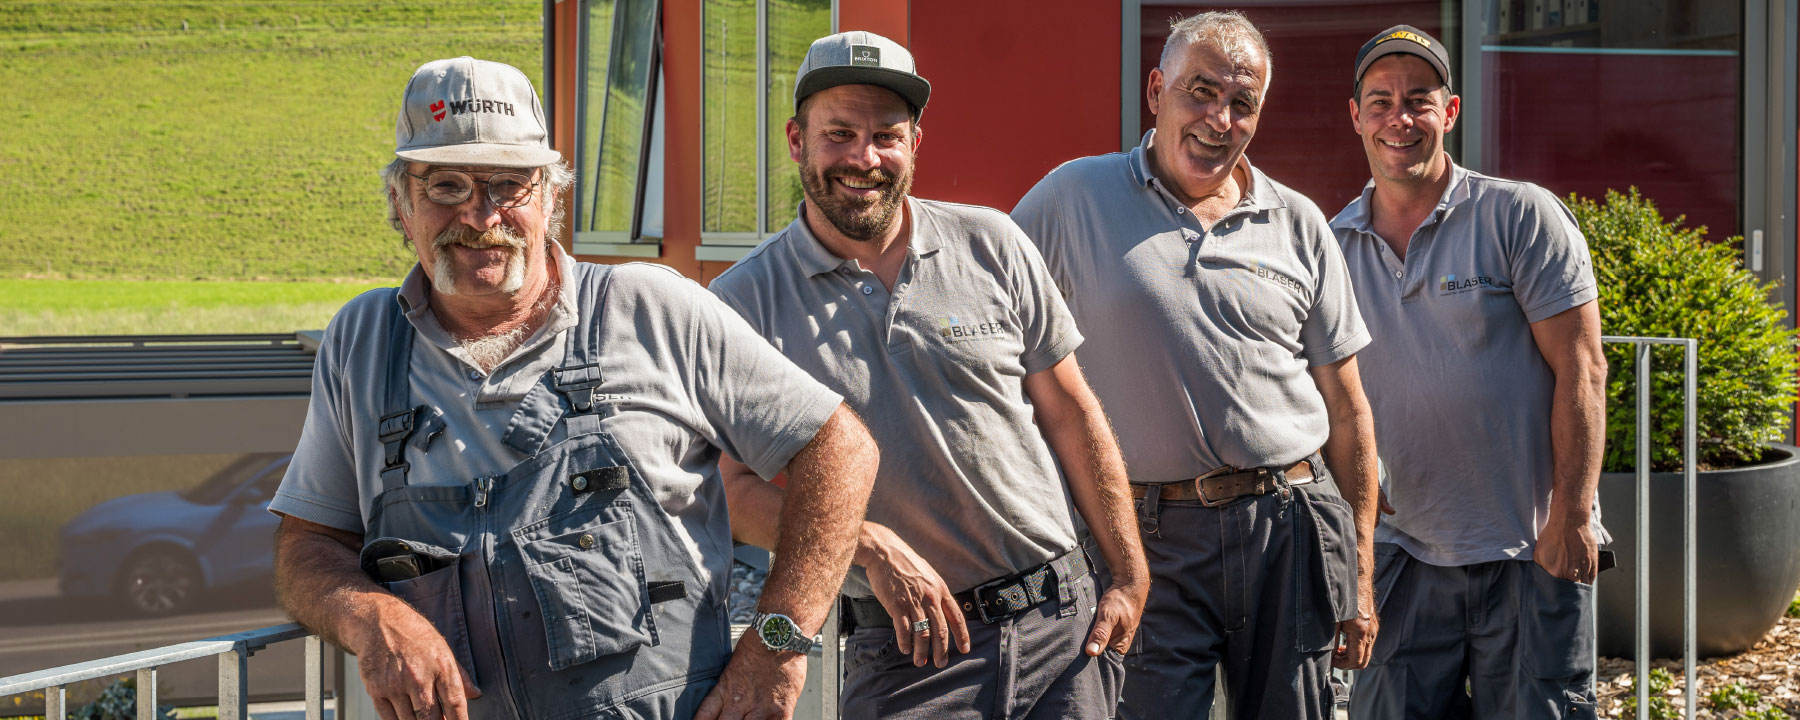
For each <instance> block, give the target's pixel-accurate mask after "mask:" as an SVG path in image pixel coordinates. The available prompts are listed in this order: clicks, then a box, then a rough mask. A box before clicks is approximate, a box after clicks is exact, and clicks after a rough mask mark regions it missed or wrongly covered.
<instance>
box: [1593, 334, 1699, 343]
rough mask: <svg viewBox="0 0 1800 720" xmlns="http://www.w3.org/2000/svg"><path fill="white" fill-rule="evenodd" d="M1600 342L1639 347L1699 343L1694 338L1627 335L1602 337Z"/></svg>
mask: <svg viewBox="0 0 1800 720" xmlns="http://www.w3.org/2000/svg"><path fill="white" fill-rule="evenodd" d="M1600 341H1601V342H1609V343H1634V344H1639V345H1691V344H1694V343H1696V342H1698V341H1697V340H1694V339H1693V338H1663V337H1631V336H1626V335H1602V336H1600Z"/></svg>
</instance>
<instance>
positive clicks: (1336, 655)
mask: <svg viewBox="0 0 1800 720" xmlns="http://www.w3.org/2000/svg"><path fill="white" fill-rule="evenodd" d="M1337 628H1338V636H1339V640H1338V646H1337V649H1336V650H1333V651H1332V653H1331V666H1332V667H1334V668H1337V669H1339V670H1361V669H1363V668H1365V667H1368V665H1369V656H1370V655H1372V654H1373V653H1374V651H1375V636H1376V634H1378V633H1379V632H1380V631H1381V620H1380V619H1379V618H1378V617H1377V616H1376V615H1375V614H1374V613H1372V612H1371V613H1361V612H1359V613H1357V615H1356V617H1353V618H1350V619H1349V620H1345V621H1343V622H1340V623H1338V626H1337Z"/></svg>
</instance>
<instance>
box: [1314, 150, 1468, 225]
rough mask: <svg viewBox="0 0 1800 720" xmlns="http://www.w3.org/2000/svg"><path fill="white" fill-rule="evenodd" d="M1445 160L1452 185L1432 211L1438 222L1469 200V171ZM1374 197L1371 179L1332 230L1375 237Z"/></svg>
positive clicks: (1452, 161)
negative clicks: (1354, 232) (1448, 165)
mask: <svg viewBox="0 0 1800 720" xmlns="http://www.w3.org/2000/svg"><path fill="white" fill-rule="evenodd" d="M1445 160H1447V161H1449V163H1450V184H1449V186H1447V187H1445V188H1444V193H1443V194H1442V195H1440V196H1438V204H1437V208H1435V209H1433V210H1432V211H1431V215H1432V217H1433V218H1435V219H1438V220H1442V219H1443V217H1444V215H1446V214H1448V213H1449V212H1450V209H1451V208H1454V207H1456V206H1458V205H1461V204H1462V203H1463V201H1464V200H1468V199H1469V171H1468V170H1467V169H1465V168H1463V166H1461V165H1458V164H1456V161H1455V160H1452V159H1450V158H1449V157H1448V154H1446V157H1445ZM1374 196H1375V180H1374V179H1373V178H1371V179H1370V180H1369V182H1368V183H1366V184H1364V185H1363V189H1362V194H1360V195H1357V196H1356V199H1355V200H1351V201H1350V204H1349V205H1346V206H1344V211H1343V212H1341V213H1338V216H1337V217H1335V218H1332V219H1331V228H1332V229H1333V230H1355V231H1357V232H1362V233H1368V234H1370V235H1374V234H1375V228H1374V227H1373V226H1371V225H1370V224H1369V223H1370V221H1371V220H1370V217H1369V209H1370V205H1369V203H1370V202H1372V201H1373V198H1374Z"/></svg>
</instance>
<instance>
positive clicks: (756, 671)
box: [694, 632, 806, 720]
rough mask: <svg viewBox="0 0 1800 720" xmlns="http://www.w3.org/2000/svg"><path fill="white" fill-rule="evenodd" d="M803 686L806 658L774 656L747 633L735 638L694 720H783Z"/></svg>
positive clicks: (760, 642)
mask: <svg viewBox="0 0 1800 720" xmlns="http://www.w3.org/2000/svg"><path fill="white" fill-rule="evenodd" d="M805 685H806V656H805V655H803V654H800V653H796V652H780V653H777V652H775V651H773V650H770V649H769V648H768V646H766V645H763V642H762V638H760V637H758V636H757V635H756V633H754V632H747V633H744V636H743V637H742V638H739V639H738V644H737V649H736V650H734V651H733V652H732V653H731V663H730V664H727V665H726V666H725V672H724V674H721V675H720V676H719V684H718V685H715V686H713V689H712V692H710V693H707V694H706V699H704V700H701V701H700V710H699V711H698V712H696V713H694V720H786V718H790V717H792V716H793V714H794V704H795V703H797V702H799V701H800V689H801V688H802V687H804V686H805Z"/></svg>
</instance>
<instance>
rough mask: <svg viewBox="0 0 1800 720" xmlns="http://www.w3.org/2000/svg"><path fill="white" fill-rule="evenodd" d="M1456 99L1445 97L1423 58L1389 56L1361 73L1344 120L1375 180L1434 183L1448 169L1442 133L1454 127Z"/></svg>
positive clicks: (1441, 84) (1458, 102)
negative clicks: (1358, 87)
mask: <svg viewBox="0 0 1800 720" xmlns="http://www.w3.org/2000/svg"><path fill="white" fill-rule="evenodd" d="M1461 110H1462V99H1461V98H1459V97H1456V96H1455V95H1451V94H1450V91H1449V90H1448V89H1447V88H1445V87H1444V81H1443V79H1442V78H1439V77H1438V74H1437V71H1436V70H1434V69H1432V67H1431V65H1430V64H1429V63H1427V62H1425V60H1424V59H1423V58H1420V57H1417V56H1414V55H1408V54H1404V53H1395V54H1392V55H1388V56H1387V57H1384V58H1381V59H1380V60H1376V61H1375V63H1374V64H1373V65H1370V66H1369V69H1368V71H1367V72H1365V73H1363V78H1362V96H1361V97H1358V98H1351V99H1350V120H1351V122H1352V123H1353V124H1354V125H1355V127H1356V134H1358V135H1361V136H1362V141H1363V152H1364V153H1365V154H1367V155H1368V157H1369V172H1370V173H1372V174H1374V176H1375V178H1376V179H1377V180H1378V181H1387V182H1396V183H1405V184H1417V183H1421V182H1436V181H1437V180H1439V179H1441V178H1442V177H1443V176H1444V173H1445V172H1447V171H1448V170H1449V159H1448V158H1447V157H1446V156H1445V155H1444V135H1445V134H1446V133H1448V132H1450V130H1451V129H1452V128H1454V127H1456V117H1457V115H1458V113H1460V112H1461Z"/></svg>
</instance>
